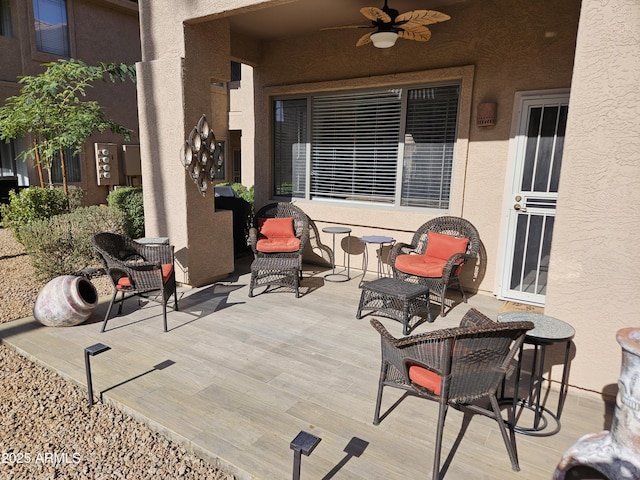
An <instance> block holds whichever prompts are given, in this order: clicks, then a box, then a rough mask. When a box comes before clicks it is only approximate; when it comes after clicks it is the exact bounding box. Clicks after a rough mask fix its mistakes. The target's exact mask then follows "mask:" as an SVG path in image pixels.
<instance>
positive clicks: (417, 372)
mask: <svg viewBox="0 0 640 480" xmlns="http://www.w3.org/2000/svg"><path fill="white" fill-rule="evenodd" d="M409 378H410V379H411V381H412V382H414V383H416V384H418V385H420V386H421V387H424V388H426V389H427V390H429V391H431V392H433V393H435V394H436V395H440V392H441V389H442V377H441V376H440V375H438V374H437V373H435V372H432V371H431V370H427V369H426V368H423V367H419V366H418V365H411V366H410V367H409Z"/></svg>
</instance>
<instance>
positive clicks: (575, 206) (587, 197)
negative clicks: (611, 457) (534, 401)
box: [545, 1, 640, 392]
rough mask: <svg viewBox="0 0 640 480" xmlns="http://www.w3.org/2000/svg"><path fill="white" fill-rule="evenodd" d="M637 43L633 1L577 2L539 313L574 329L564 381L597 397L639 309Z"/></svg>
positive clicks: (639, 23)
mask: <svg viewBox="0 0 640 480" xmlns="http://www.w3.org/2000/svg"><path fill="white" fill-rule="evenodd" d="M639 45H640V3H638V2H635V1H631V2H594V1H584V2H582V10H581V14H580V23H579V28H578V38H577V43H576V54H575V66H574V71H573V79H572V85H571V99H570V103H569V116H568V121H567V134H566V143H565V147H564V158H563V161H562V176H561V179H560V186H559V195H558V209H557V217H556V222H555V227H554V228H555V229H554V232H553V247H552V251H551V263H550V267H549V283H548V293H547V303H546V308H545V313H546V314H548V315H551V316H553V317H557V318H561V319H562V320H564V321H566V322H568V323H570V324H571V325H573V327H575V329H576V336H575V344H576V345H577V346H578V348H577V351H576V355H575V358H574V360H573V362H572V366H571V378H570V383H572V384H576V385H580V386H583V387H586V388H589V389H592V390H595V391H598V392H600V391H603V389H604V388H605V387H606V386H607V385H609V384H615V383H616V378H617V376H618V370H619V363H620V351H619V347H618V345H617V343H616V332H617V331H618V330H619V329H620V328H623V327H627V326H637V325H638V312H639V311H640V293H639V292H640V275H639V274H638V271H640V257H639V256H638V254H637V251H636V250H637V248H636V244H637V243H638V238H639V237H640V214H639V213H638V208H639V207H638V205H640V140H639V139H640V121H638V118H639V113H640V112H638V105H639V104H640V89H638V79H639V78H640V55H638V52H639V51H640V50H639ZM578 286H579V287H578ZM613 299H615V301H614V300H613Z"/></svg>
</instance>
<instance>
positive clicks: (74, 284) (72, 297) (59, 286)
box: [33, 275, 98, 327]
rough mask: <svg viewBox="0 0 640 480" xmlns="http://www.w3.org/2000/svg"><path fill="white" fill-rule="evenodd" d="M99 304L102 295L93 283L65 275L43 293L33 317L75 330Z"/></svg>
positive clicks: (52, 281) (38, 299)
mask: <svg viewBox="0 0 640 480" xmlns="http://www.w3.org/2000/svg"><path fill="white" fill-rule="evenodd" d="M97 304H98V292H97V291H96V288H95V287H94V286H93V284H92V283H91V282H90V281H89V280H87V279H86V278H84V277H76V276H73V275H62V276H60V277H56V278H54V279H53V280H51V281H50V282H49V283H47V284H46V285H45V286H44V287H43V288H42V290H40V293H38V296H37V298H36V303H35V305H34V306H33V316H34V317H35V319H36V320H38V321H39V322H40V323H42V324H43V325H46V326H48V327H71V326H73V325H78V324H80V323H82V322H84V321H85V320H86V319H87V318H89V317H90V316H91V314H92V313H93V310H94V309H95V308H96V305H97Z"/></svg>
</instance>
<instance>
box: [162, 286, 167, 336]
mask: <svg viewBox="0 0 640 480" xmlns="http://www.w3.org/2000/svg"><path fill="white" fill-rule="evenodd" d="M162 321H163V322H164V331H165V332H166V331H167V298H166V297H165V296H164V294H162Z"/></svg>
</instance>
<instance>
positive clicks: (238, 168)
mask: <svg viewBox="0 0 640 480" xmlns="http://www.w3.org/2000/svg"><path fill="white" fill-rule="evenodd" d="M233 182H234V183H242V152H241V151H240V149H239V148H234V149H233Z"/></svg>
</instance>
